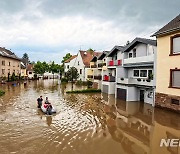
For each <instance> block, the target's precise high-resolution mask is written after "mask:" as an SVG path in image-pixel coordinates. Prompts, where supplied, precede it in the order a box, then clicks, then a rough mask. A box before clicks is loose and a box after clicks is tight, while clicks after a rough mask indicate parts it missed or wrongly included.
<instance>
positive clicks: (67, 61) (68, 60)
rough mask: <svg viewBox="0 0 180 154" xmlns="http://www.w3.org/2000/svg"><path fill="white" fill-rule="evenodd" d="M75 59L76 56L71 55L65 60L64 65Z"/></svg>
mask: <svg viewBox="0 0 180 154" xmlns="http://www.w3.org/2000/svg"><path fill="white" fill-rule="evenodd" d="M76 57H77V55H73V56H72V57H71V58H69V59H67V60H66V61H65V63H69V62H70V61H71V60H73V59H74V58H76Z"/></svg>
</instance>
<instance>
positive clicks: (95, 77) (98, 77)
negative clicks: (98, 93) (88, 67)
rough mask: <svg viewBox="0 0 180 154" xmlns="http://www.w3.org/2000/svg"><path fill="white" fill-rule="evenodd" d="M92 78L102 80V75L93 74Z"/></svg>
mask: <svg viewBox="0 0 180 154" xmlns="http://www.w3.org/2000/svg"><path fill="white" fill-rule="evenodd" d="M94 79H95V80H102V76H101V75H96V76H94Z"/></svg>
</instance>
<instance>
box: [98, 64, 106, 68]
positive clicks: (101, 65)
mask: <svg viewBox="0 0 180 154" xmlns="http://www.w3.org/2000/svg"><path fill="white" fill-rule="evenodd" d="M103 66H106V63H99V64H98V67H103Z"/></svg>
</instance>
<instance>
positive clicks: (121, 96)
mask: <svg viewBox="0 0 180 154" xmlns="http://www.w3.org/2000/svg"><path fill="white" fill-rule="evenodd" d="M117 98H119V99H121V100H124V101H126V89H121V88H117Z"/></svg>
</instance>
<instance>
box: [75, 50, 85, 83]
mask: <svg viewBox="0 0 180 154" xmlns="http://www.w3.org/2000/svg"><path fill="white" fill-rule="evenodd" d="M78 62H79V65H78ZM74 67H75V68H76V69H77V70H78V73H79V80H80V79H81V80H82V81H86V76H87V69H85V65H84V63H83V60H82V57H81V54H80V52H78V55H77V57H76V59H75V61H74ZM80 69H82V74H80Z"/></svg>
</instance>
